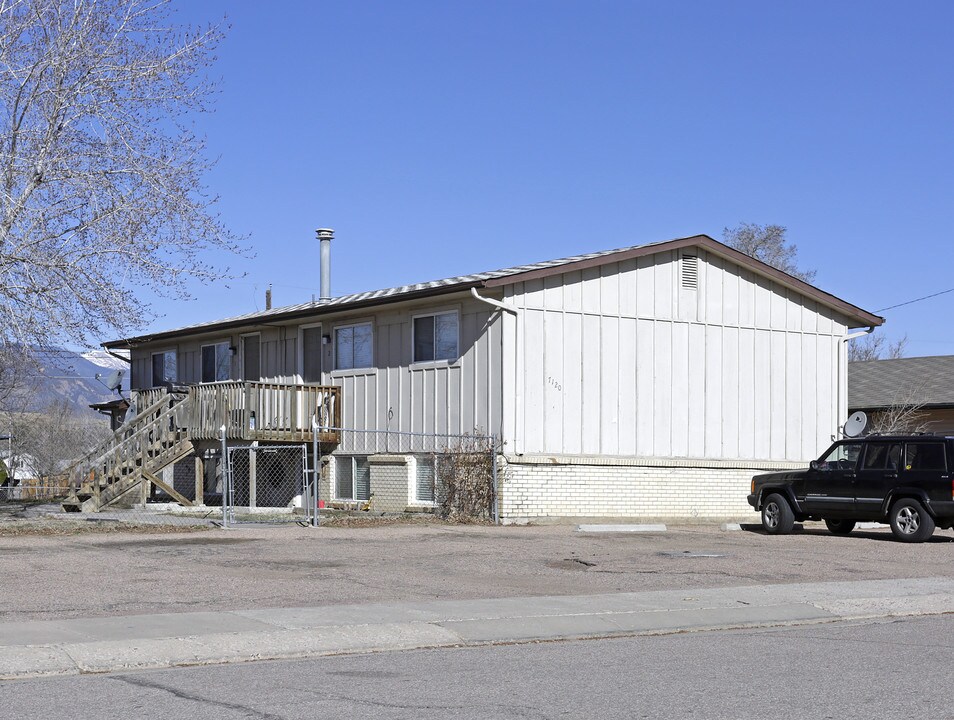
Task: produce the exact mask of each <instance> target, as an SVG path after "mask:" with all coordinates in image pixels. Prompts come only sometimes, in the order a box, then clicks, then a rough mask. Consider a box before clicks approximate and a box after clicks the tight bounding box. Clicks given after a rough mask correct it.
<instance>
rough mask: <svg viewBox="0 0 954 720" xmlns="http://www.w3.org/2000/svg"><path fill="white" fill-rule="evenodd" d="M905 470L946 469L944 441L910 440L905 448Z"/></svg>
mask: <svg viewBox="0 0 954 720" xmlns="http://www.w3.org/2000/svg"><path fill="white" fill-rule="evenodd" d="M904 469H905V470H945V469H946V463H945V461H944V443H939V442H909V443H907V444H906V445H905V448H904Z"/></svg>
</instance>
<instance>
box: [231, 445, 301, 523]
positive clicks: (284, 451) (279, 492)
mask: <svg viewBox="0 0 954 720" xmlns="http://www.w3.org/2000/svg"><path fill="white" fill-rule="evenodd" d="M226 457H227V459H228V462H227V464H226V477H227V486H226V492H225V495H224V498H223V508H224V511H223V519H224V522H225V524H226V526H229V525H236V524H240V523H287V522H303V523H308V524H311V523H312V521H313V519H312V510H313V508H314V507H315V502H314V497H315V493H314V490H313V489H312V486H313V482H312V480H311V477H312V475H313V473H312V471H311V469H310V467H309V462H308V461H309V457H308V449H307V447H306V446H305V445H249V446H243V447H230V448H227V449H226Z"/></svg>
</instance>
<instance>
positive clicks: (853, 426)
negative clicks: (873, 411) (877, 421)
mask: <svg viewBox="0 0 954 720" xmlns="http://www.w3.org/2000/svg"><path fill="white" fill-rule="evenodd" d="M867 426H868V416H867V415H865V414H864V413H863V412H861V410H859V411H858V412H855V413H852V414H851V415H849V416H848V419H847V420H846V421H845V427H844V428H843V432H844V433H845V437H850V438H853V437H858V436H859V435H861V433H863V432H864V431H865V428H866V427H867Z"/></svg>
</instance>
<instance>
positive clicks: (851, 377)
mask: <svg viewBox="0 0 954 720" xmlns="http://www.w3.org/2000/svg"><path fill="white" fill-rule="evenodd" d="M905 408H908V409H909V410H910V411H911V412H909V413H908V414H909V415H911V417H909V418H908V423H909V424H910V425H911V426H912V427H911V428H910V429H919V428H920V429H923V430H924V431H926V432H934V433H944V434H954V355H938V356H934V357H913V358H897V359H893V360H865V361H863V362H852V363H848V409H849V411H850V412H855V411H856V410H863V411H864V412H865V413H867V414H868V415H869V429H870V428H871V427H872V426H873V425H875V424H876V423H877V420H878V416H879V415H883V414H884V413H891V412H892V411H893V412H894V413H895V414H897V413H898V412H899V411H900V410H903V409H905Z"/></svg>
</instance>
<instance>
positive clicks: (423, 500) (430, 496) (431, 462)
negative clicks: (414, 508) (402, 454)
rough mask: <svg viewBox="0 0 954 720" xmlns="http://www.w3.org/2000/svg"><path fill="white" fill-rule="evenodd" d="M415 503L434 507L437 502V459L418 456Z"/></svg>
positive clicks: (415, 469) (430, 456) (415, 471)
mask: <svg viewBox="0 0 954 720" xmlns="http://www.w3.org/2000/svg"><path fill="white" fill-rule="evenodd" d="M414 475H415V477H414V502H415V503H418V504H421V505H432V504H434V503H435V502H436V501H437V491H436V488H437V457H436V456H434V455H418V456H417V457H416V458H415V468H414Z"/></svg>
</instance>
